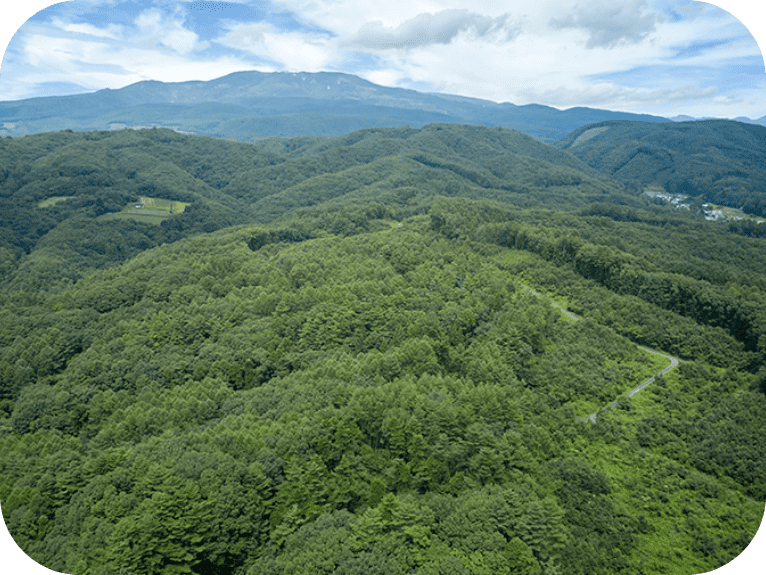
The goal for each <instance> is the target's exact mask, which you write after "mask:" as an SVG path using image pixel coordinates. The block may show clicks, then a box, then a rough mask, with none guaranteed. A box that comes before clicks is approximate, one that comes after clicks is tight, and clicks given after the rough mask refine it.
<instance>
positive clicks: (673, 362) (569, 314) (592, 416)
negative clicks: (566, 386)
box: [521, 284, 678, 423]
mask: <svg viewBox="0 0 766 575" xmlns="http://www.w3.org/2000/svg"><path fill="white" fill-rule="evenodd" d="M521 287H523V288H524V289H525V290H527V291H528V292H530V293H532V294H534V295H536V296H537V297H539V298H544V299H548V298H546V297H545V296H544V295H542V294H541V293H539V292H536V291H535V290H533V289H532V288H530V287H528V286H525V285H524V284H521ZM550 303H551V305H552V306H553V307H555V308H558V309H559V311H561V313H563V314H565V315H566V316H567V317H569V318H571V319H573V320H574V321H579V320H580V318H579V317H578V316H576V315H575V314H573V313H572V312H571V311H567V310H565V309H564V308H563V307H561V306H560V305H559V304H557V303H555V302H552V301H551V302H550ZM636 345H638V344H636ZM638 347H639V348H640V349H643V350H644V351H645V352H647V353H652V354H654V355H659V356H661V357H664V358H665V359H668V360H670V365H669V366H667V367H666V368H665V369H662V370H660V371H658V372H657V373H655V374H654V375H653V376H652V377H650V378H649V379H647V380H646V381H644V382H642V383H640V384H639V385H637V386H636V387H634V388H633V389H631V390H630V391H629V392H628V393H627V396H628V397H632V396H634V395H635V394H637V393H638V392H639V391H641V390H642V389H644V388H645V387H646V386H647V385H649V384H651V383H652V382H654V380H655V379H656V378H657V377H659V376H660V375H663V374H665V373H668V372H669V371H670V370H671V369H673V368H674V367H676V366H677V365H678V358H677V357H673V356H672V355H667V354H665V353H661V352H659V351H656V350H654V349H652V348H650V347H646V346H643V345H638ZM619 402H620V400H619V399H615V400H614V401H613V402H612V403H610V404H609V405H608V406H606V408H605V409H614V408H615V407H617V405H618V404H619ZM597 416H598V413H591V414H590V415H588V416H587V417H578V418H577V419H578V420H579V421H585V420H588V421H591V422H592V423H596V417H597Z"/></svg>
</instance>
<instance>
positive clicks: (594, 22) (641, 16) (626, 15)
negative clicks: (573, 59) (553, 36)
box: [550, 0, 667, 48]
mask: <svg viewBox="0 0 766 575" xmlns="http://www.w3.org/2000/svg"><path fill="white" fill-rule="evenodd" d="M666 19H667V17H666V16H665V15H664V14H663V13H662V12H658V11H655V10H650V9H649V5H648V4H647V2H646V0H627V1H626V0H623V1H621V2H614V1H609V2H606V1H599V2H594V3H590V4H587V5H585V6H581V5H577V6H575V7H574V9H573V10H571V11H570V12H569V13H567V14H565V15H564V16H561V17H555V18H552V19H551V20H550V23H551V25H552V26H553V27H554V28H574V29H577V30H583V31H585V32H586V33H587V34H588V40H587V42H586V44H585V46H586V48H594V47H597V46H599V47H611V46H614V45H616V44H618V43H621V42H627V43H636V42H639V41H641V40H643V39H644V38H646V37H647V36H648V35H649V34H650V33H652V32H654V29H655V27H656V25H657V24H658V23H659V22H664V21H665V20H666Z"/></svg>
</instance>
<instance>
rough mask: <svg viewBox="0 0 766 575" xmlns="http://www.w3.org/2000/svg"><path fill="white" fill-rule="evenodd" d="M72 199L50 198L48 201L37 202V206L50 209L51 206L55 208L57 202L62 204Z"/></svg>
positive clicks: (65, 197) (70, 197)
mask: <svg viewBox="0 0 766 575" xmlns="http://www.w3.org/2000/svg"><path fill="white" fill-rule="evenodd" d="M72 198H74V196H51V197H50V198H48V199H45V200H43V201H42V202H39V203H38V204H37V207H38V208H50V207H51V206H55V205H56V204H58V203H59V202H63V201H66V200H71V199H72Z"/></svg>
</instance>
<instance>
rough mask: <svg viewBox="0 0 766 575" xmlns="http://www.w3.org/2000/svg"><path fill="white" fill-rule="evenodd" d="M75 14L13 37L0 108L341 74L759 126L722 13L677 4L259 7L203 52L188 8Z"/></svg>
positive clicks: (326, 2)
mask: <svg viewBox="0 0 766 575" xmlns="http://www.w3.org/2000/svg"><path fill="white" fill-rule="evenodd" d="M81 1H82V0H74V1H73V2H70V3H69V5H71V6H72V8H71V9H68V10H66V11H58V12H57V13H58V14H59V19H58V20H48V21H43V20H39V19H38V20H37V21H36V22H30V23H28V24H27V25H26V26H25V27H24V28H23V29H22V31H21V32H20V33H19V36H18V38H17V40H16V41H15V44H14V45H15V48H14V49H13V50H12V51H11V57H10V58H9V59H8V61H9V62H10V64H6V63H5V62H4V65H3V69H2V77H0V80H1V81H0V98H9V97H23V96H26V95H31V94H32V92H33V91H34V84H35V82H38V83H39V82H40V81H41V80H40V78H43V77H45V76H46V75H48V78H47V81H48V82H70V83H72V84H78V85H81V86H86V87H88V88H91V89H97V88H99V87H103V86H104V85H108V86H109V87H112V88H114V87H120V86H122V85H126V84H128V83H130V82H133V81H136V80H138V79H148V78H155V79H159V80H170V79H172V80H184V79H209V78H212V77H216V76H221V75H224V74H226V73H228V72H230V71H235V70H237V69H253V68H256V69H259V70H262V71H279V70H288V71H319V70H337V71H346V72H350V73H355V74H358V75H360V76H362V77H364V78H366V79H368V80H371V81H373V82H376V83H381V84H384V85H394V86H401V87H413V88H416V89H421V90H422V89H424V88H425V89H432V90H434V91H444V92H448V93H457V94H461V95H466V96H474V97H479V98H486V99H490V100H495V101H510V102H513V103H516V104H525V103H532V102H534V103H542V104H549V105H554V106H557V107H569V106H572V105H590V106H594V107H615V106H617V105H619V106H621V107H622V109H625V110H627V111H644V110H648V109H649V107H650V106H651V108H652V111H653V112H655V113H658V112H659V111H660V106H661V102H660V101H659V99H660V98H662V97H666V98H667V108H668V111H667V112H663V113H669V114H675V113H683V112H684V111H685V110H675V109H673V110H670V108H671V107H673V106H676V105H681V104H682V103H683V102H687V103H690V102H694V103H700V105H703V104H702V103H703V102H706V103H707V105H708V106H709V107H710V111H709V112H708V114H707V115H713V114H714V113H715V112H714V110H716V109H717V110H724V109H727V110H728V109H730V108H736V107H737V106H742V107H743V110H742V111H741V112H738V113H737V114H735V115H741V114H750V115H757V116H762V115H763V114H764V112H766V97H765V96H764V94H765V93H766V92H764V88H766V81H764V80H766V75H761V76H758V77H752V62H753V61H759V60H757V59H758V58H760V52H759V51H758V49H757V47H756V45H755V44H754V43H753V42H752V40H751V38H750V37H749V36H748V35H747V33H746V31H745V30H744V28H743V27H742V25H741V24H740V23H738V22H737V21H736V20H735V19H733V18H731V17H729V16H728V15H727V14H726V13H725V12H722V11H721V10H718V9H716V8H714V7H712V6H711V5H709V4H705V3H702V2H691V1H690V0H609V1H607V0H570V1H569V2H564V3H562V2H561V1H560V0H536V1H535V2H529V0H502V1H500V0H472V1H471V2H470V3H469V2H468V0H413V1H412V2H408V3H401V2H391V1H385V0H383V1H380V0H272V2H271V3H270V4H269V6H270V8H269V9H270V10H272V11H273V12H274V13H275V14H276V13H279V12H284V14H285V17H284V18H283V19H282V20H280V18H276V17H275V18H269V19H268V20H267V21H264V22H253V21H251V22H245V21H236V22H235V21H229V22H222V21H219V22H218V23H217V25H215V26H210V27H209V28H207V29H208V30H220V29H221V25H222V24H223V25H224V31H223V32H221V33H220V34H219V36H218V37H217V38H211V37H209V35H206V40H208V42H202V41H201V40H200V38H199V37H198V36H197V35H196V34H195V30H200V29H201V28H192V23H194V25H196V26H200V25H203V26H204V23H200V21H199V20H198V19H199V17H200V12H209V13H210V15H211V17H216V11H215V10H212V9H211V10H202V11H200V10H197V9H196V8H194V6H196V4H195V3H193V2H192V3H191V4H190V3H189V2H186V1H184V2H181V3H175V4H174V3H173V2H165V3H159V2H157V3H156V4H155V5H154V6H153V7H149V8H148V9H147V10H144V11H143V12H140V13H136V14H135V16H134V17H133V18H132V20H131V19H127V20H126V19H124V18H123V19H122V21H121V22H120V24H119V25H118V24H116V23H110V22H108V20H107V21H99V20H94V19H92V18H90V17H89V16H87V11H82V10H81V9H80V10H79V11H78V10H76V9H75V7H76V6H80V5H81V4H80V3H81ZM237 2H242V3H245V0H237ZM254 2H255V0H251V2H250V4H251V5H253V6H255V3H254ZM94 3H97V2H95V1H94ZM200 5H201V4H200ZM259 6H260V7H261V8H263V7H264V6H263V5H259ZM114 9H115V10H119V9H120V8H119V5H116V6H115V7H114ZM187 15H188V16H189V17H190V18H197V20H186V17H187ZM200 34H202V32H200ZM32 44H34V46H33V45H32ZM737 66H739V67H740V68H736V67H737ZM747 66H750V67H749V68H747ZM735 69H741V70H746V71H747V72H746V73H747V74H750V75H751V77H748V78H745V77H744V76H742V75H740V76H739V77H738V78H737V82H736V84H737V87H736V89H735V88H732V87H731V86H730V85H729V84H734V83H733V82H728V81H727V80H728V79H729V78H730V77H731V76H727V74H732V73H733V72H732V71H733V70H735ZM6 78H7V79H8V81H7V80H6ZM687 85H690V86H692V87H694V89H695V90H696V92H695V91H689V90H688V89H686V87H687ZM711 90H713V91H714V92H713V91H711ZM684 94H685V95H686V96H684V97H685V99H683V98H682V97H681V96H682V95H684ZM692 94H696V96H695V97H693V98H692V97H691V95H692ZM743 94H746V95H743ZM589 98H590V99H589ZM655 100H657V101H656V102H655ZM695 105H696V104H695ZM744 108H747V109H746V110H745V109H744Z"/></svg>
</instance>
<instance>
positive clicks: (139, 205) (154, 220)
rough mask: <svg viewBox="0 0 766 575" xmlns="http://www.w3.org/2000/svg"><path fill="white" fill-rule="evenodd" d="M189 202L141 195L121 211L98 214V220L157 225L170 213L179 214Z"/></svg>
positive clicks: (170, 214)
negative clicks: (127, 220)
mask: <svg viewBox="0 0 766 575" xmlns="http://www.w3.org/2000/svg"><path fill="white" fill-rule="evenodd" d="M188 205H189V204H188V203H187V202H177V201H175V200H166V199H164V198H152V197H149V196H141V197H140V198H139V199H138V202H132V203H130V204H128V205H127V206H125V207H124V208H123V209H122V210H121V211H119V212H115V213H112V214H104V215H103V216H100V217H99V219H100V220H115V219H129V220H134V221H138V222H144V223H147V224H154V225H159V224H161V223H162V221H163V220H165V219H167V218H169V217H170V216H172V215H175V214H180V213H182V212H183V211H184V210H185V209H186V206H188Z"/></svg>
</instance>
